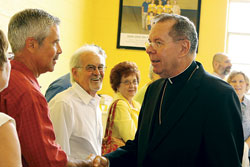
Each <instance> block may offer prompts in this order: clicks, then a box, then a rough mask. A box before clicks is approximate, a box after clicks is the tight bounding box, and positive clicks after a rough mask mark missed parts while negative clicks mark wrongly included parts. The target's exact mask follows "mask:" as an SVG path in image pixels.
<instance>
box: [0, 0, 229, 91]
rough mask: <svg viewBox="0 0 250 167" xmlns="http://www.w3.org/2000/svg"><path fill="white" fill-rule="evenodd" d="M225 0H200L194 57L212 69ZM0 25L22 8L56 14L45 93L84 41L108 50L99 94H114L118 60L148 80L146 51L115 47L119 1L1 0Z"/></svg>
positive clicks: (42, 80)
mask: <svg viewBox="0 0 250 167" xmlns="http://www.w3.org/2000/svg"><path fill="white" fill-rule="evenodd" d="M227 5H228V0H219V1H218V0H202V4H201V21H200V33H199V34H200V35H199V40H200V42H199V52H198V54H197V60H198V61H200V62H202V64H203V65H204V67H205V69H206V70H207V71H209V72H212V65H211V61H212V57H213V54H214V53H216V52H223V51H224V49H225V44H224V42H225V31H226V14H227ZM0 6H1V9H0V20H1V21H0V28H1V29H3V30H4V31H5V32H7V24H8V21H9V18H10V17H11V16H12V15H13V14H14V13H16V12H17V11H20V10H21V9H24V8H27V7H29V8H30V7H32V8H41V9H44V10H46V11H48V12H49V13H51V14H53V15H55V16H58V17H59V18H60V19H61V21H62V24H61V26H60V29H61V45H62V49H63V54H62V55H61V56H60V58H59V60H58V62H57V64H56V67H55V71H54V72H52V73H46V74H43V75H41V76H40V77H39V79H38V80H39V83H40V85H41V86H42V89H41V90H42V92H43V93H44V92H45V90H46V89H47V87H48V85H49V84H50V83H51V82H52V81H53V80H55V79H57V78H58V77H60V76H62V75H63V74H65V73H67V72H68V71H69V70H68V61H69V58H70V56H71V55H72V53H73V52H74V51H75V50H76V49H77V48H79V47H80V46H81V45H82V44H84V43H95V44H97V45H100V46H101V47H102V48H103V49H104V50H105V51H106V53H107V56H108V58H107V66H108V68H107V71H106V74H105V77H104V84H103V89H102V90H101V91H100V93H105V94H110V95H112V94H113V91H112V89H111V87H110V84H109V74H110V70H111V68H112V67H113V66H114V65H115V64H117V63H119V62H121V61H125V60H128V61H134V62H136V63H137V65H138V67H139V70H140V71H141V82H140V85H139V87H141V86H143V85H144V84H145V83H146V82H148V81H149V79H148V68H149V63H150V62H149V59H148V56H147V54H146V53H145V51H138V50H126V49H117V48H116V42H117V41H116V40H117V25H118V14H119V0H108V1H104V0H91V1H90V0H53V1H51V0H40V1H37V0H8V1H0ZM215 11H216V12H215Z"/></svg>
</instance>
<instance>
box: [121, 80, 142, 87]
mask: <svg viewBox="0 0 250 167" xmlns="http://www.w3.org/2000/svg"><path fill="white" fill-rule="evenodd" d="M121 83H123V84H124V85H126V86H129V85H138V81H137V80H133V81H132V82H131V81H129V80H125V81H124V82H121Z"/></svg>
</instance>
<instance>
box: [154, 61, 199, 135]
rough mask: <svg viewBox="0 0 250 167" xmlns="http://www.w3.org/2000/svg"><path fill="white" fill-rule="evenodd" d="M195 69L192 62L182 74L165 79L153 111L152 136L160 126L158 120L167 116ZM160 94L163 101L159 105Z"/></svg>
mask: <svg viewBox="0 0 250 167" xmlns="http://www.w3.org/2000/svg"><path fill="white" fill-rule="evenodd" d="M197 67H198V66H197V64H196V63H195V62H194V61H193V62H192V63H191V65H190V66H189V67H188V68H187V69H186V70H185V71H184V72H182V73H181V74H179V75H178V76H175V77H173V78H167V79H166V81H165V84H164V86H163V88H162V93H161V96H160V97H159V98H158V102H157V103H158V105H157V107H156V108H155V111H154V118H153V129H152V131H151V133H152V135H153V132H154V129H155V128H157V127H158V126H160V123H159V122H160V120H159V119H162V118H164V117H165V116H166V114H168V111H169V109H170V107H171V106H172V104H173V103H174V101H175V100H176V98H177V97H178V94H179V93H180V92H181V91H182V89H183V88H184V87H185V85H186V83H187V81H188V80H189V79H190V77H192V75H193V73H194V72H195V70H196V68H197ZM166 84H167V85H166ZM165 85H166V89H165V92H163V90H164V87H165ZM162 94H163V100H162V104H161V99H162ZM180 105H182V104H180ZM160 106H161V113H160V112H159V110H160ZM174 111H175V110H172V111H171V112H174ZM159 113H160V115H161V116H160V118H159ZM161 121H163V120H161ZM152 135H150V136H152Z"/></svg>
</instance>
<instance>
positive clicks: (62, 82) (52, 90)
mask: <svg viewBox="0 0 250 167" xmlns="http://www.w3.org/2000/svg"><path fill="white" fill-rule="evenodd" d="M71 86H72V85H71V82H70V73H68V74H65V75H63V76H61V77H60V78H58V79H57V80H55V81H54V82H52V83H51V84H50V85H49V88H48V89H47V90H46V93H45V98H46V100H47V102H48V103H49V102H50V100H51V99H52V98H53V97H54V96H55V95H56V94H58V93H60V92H62V91H64V90H66V89H68V88H69V87H71Z"/></svg>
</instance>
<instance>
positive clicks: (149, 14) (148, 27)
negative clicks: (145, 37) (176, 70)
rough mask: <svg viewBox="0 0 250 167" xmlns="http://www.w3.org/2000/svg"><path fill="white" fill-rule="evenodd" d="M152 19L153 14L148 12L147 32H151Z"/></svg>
mask: <svg viewBox="0 0 250 167" xmlns="http://www.w3.org/2000/svg"><path fill="white" fill-rule="evenodd" d="M153 18H154V13H153V12H149V13H148V16H147V30H149V31H150V30H151V26H152V20H153Z"/></svg>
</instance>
